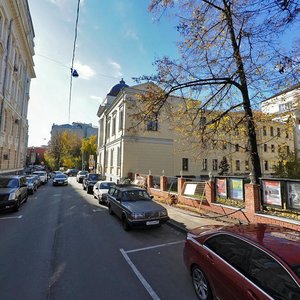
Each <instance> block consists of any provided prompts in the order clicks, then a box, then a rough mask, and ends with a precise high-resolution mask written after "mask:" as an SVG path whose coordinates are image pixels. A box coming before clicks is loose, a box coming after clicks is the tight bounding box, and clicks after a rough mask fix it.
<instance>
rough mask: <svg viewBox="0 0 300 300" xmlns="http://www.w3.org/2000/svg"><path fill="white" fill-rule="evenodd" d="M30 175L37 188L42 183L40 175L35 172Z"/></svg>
mask: <svg viewBox="0 0 300 300" xmlns="http://www.w3.org/2000/svg"><path fill="white" fill-rule="evenodd" d="M30 177H33V179H34V181H35V184H36V186H37V188H39V187H40V186H41V184H42V182H41V178H40V176H39V175H36V174H31V175H30Z"/></svg>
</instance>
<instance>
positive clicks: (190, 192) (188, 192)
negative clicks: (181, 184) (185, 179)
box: [184, 183, 197, 195]
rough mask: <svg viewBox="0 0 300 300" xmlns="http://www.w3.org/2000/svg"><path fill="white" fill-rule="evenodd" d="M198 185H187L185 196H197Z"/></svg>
mask: <svg viewBox="0 0 300 300" xmlns="http://www.w3.org/2000/svg"><path fill="white" fill-rule="evenodd" d="M196 187H197V183H187V184H186V185H185V189H184V195H195V191H196Z"/></svg>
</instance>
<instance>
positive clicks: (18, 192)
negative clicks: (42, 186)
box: [0, 175, 28, 211]
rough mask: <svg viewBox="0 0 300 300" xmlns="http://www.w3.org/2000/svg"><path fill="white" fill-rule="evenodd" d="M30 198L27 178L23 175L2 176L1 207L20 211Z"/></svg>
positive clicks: (0, 188) (0, 182) (0, 184)
mask: <svg viewBox="0 0 300 300" xmlns="http://www.w3.org/2000/svg"><path fill="white" fill-rule="evenodd" d="M27 198H28V192H27V180H26V177H25V176H21V175H7V176H0V209H9V208H12V209H13V210H15V211H18V210H19V208H20V206H21V204H22V203H23V202H26V201H27Z"/></svg>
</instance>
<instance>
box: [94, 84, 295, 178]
mask: <svg viewBox="0 0 300 300" xmlns="http://www.w3.org/2000/svg"><path fill="white" fill-rule="evenodd" d="M151 88H155V85H154V84H152V83H147V84H140V85H135V86H132V87H129V86H128V85H126V84H125V82H124V81H123V80H122V81H121V82H120V83H119V84H117V85H116V86H114V87H113V88H112V89H111V91H110V92H109V93H108V94H107V97H106V98H105V99H104V101H103V103H102V104H101V105H100V107H99V110H98V114H97V115H98V117H99V131H98V150H97V151H98V159H97V164H98V165H97V171H98V172H99V173H102V174H104V175H105V176H106V178H107V179H110V180H113V181H118V180H120V179H121V178H124V177H127V176H128V175H129V174H130V173H133V174H134V173H140V174H149V173H151V174H152V175H162V174H164V175H166V176H180V175H183V176H196V177H199V176H201V177H207V176H208V174H209V173H210V172H212V173H213V174H214V175H217V174H218V173H219V171H220V168H219V166H220V163H221V161H222V160H224V157H226V160H227V163H228V167H229V169H228V172H227V174H230V175H245V174H249V173H250V172H251V163H250V158H249V152H248V150H247V146H246V145H247V142H246V141H247V137H246V135H245V134H244V133H243V130H242V129H239V130H231V131H230V133H226V132H225V131H224V132H222V131H220V130H219V131H218V133H217V134H214V135H213V136H212V137H211V138H210V137H209V138H207V136H206V140H204V141H203V139H202V138H203V137H201V136H200V135H199V134H198V133H197V132H196V130H195V127H191V124H190V120H191V119H193V118H191V116H190V115H189V114H188V113H187V112H186V111H185V110H184V105H187V104H186V103H184V101H183V99H182V98H179V97H177V96H171V97H169V98H168V102H167V104H166V105H165V106H164V107H163V108H162V109H161V110H160V112H159V113H158V114H149V115H148V117H147V118H146V119H144V118H140V117H139V116H140V114H142V113H143V112H144V111H143V109H144V107H143V105H142V104H141V103H142V102H141V95H143V94H144V93H145V92H146V91H149V89H151ZM183 103H184V105H183ZM192 103H197V102H196V101H192ZM188 105H189V104H188ZM208 118H209V116H208V114H207V113H204V114H203V115H202V116H201V117H200V123H199V124H200V125H201V122H206V121H207V120H206V119H208ZM230 118H231V119H234V114H231V116H230ZM228 123H230V122H229V121H228V122H227V121H226V122H225V123H224V124H225V125H224V126H227V125H228ZM257 126H258V128H257V140H258V147H259V154H260V160H261V167H262V172H263V173H264V175H270V174H272V172H273V169H272V166H273V165H274V164H275V163H276V161H277V160H278V149H279V148H280V147H286V149H287V150H288V151H293V150H294V148H293V136H292V134H290V135H289V136H288V138H287V137H286V132H285V131H286V126H285V124H283V123H280V122H271V123H270V121H268V123H267V125H265V123H263V122H262V121H260V122H259V123H258V124H257ZM224 130H225V129H224ZM201 139H202V140H201Z"/></svg>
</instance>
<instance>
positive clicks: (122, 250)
mask: <svg viewBox="0 0 300 300" xmlns="http://www.w3.org/2000/svg"><path fill="white" fill-rule="evenodd" d="M120 251H121V253H122V255H123V256H124V258H125V260H126V261H127V263H128V264H129V266H130V267H131V269H132V270H133V272H134V273H135V275H136V276H137V278H138V279H139V280H140V282H141V283H142V285H143V286H144V288H145V289H146V290H147V292H148V293H149V295H150V296H151V297H152V299H154V300H160V298H159V297H158V295H157V294H156V293H155V291H154V290H153V289H152V287H151V286H150V284H149V283H148V282H147V281H146V279H145V278H144V277H143V275H142V274H141V273H140V271H139V270H138V269H137V267H136V266H135V265H134V263H133V262H132V261H131V259H130V258H129V256H128V255H127V253H126V251H124V249H120Z"/></svg>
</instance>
